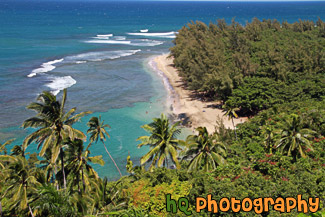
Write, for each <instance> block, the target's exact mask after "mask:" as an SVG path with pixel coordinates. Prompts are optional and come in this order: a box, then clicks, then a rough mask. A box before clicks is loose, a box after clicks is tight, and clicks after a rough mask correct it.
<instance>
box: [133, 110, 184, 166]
mask: <svg viewBox="0 0 325 217" xmlns="http://www.w3.org/2000/svg"><path fill="white" fill-rule="evenodd" d="M178 124H179V122H177V123H175V124H173V125H172V126H170V125H169V119H168V118H167V117H166V116H165V115H164V114H161V117H160V118H154V119H153V122H152V123H150V124H146V125H143V126H142V128H143V129H145V130H146V131H147V132H149V133H150V134H151V135H150V136H141V137H139V138H138V139H137V141H141V143H140V144H139V145H138V148H141V147H142V146H144V145H148V146H149V147H150V151H149V152H148V153H147V154H145V155H144V156H143V157H142V158H141V160H140V163H141V164H145V163H146V162H150V161H151V164H150V170H152V169H153V168H154V167H155V166H156V164H157V166H158V167H161V166H163V165H165V166H167V167H168V159H169V160H171V161H172V162H173V163H174V164H175V165H176V168H178V169H179V168H180V164H179V162H178V159H177V151H179V150H181V148H180V147H179V146H181V145H182V144H183V143H182V142H181V141H180V140H178V139H177V138H176V136H177V135H179V134H180V129H178V128H177V126H178Z"/></svg>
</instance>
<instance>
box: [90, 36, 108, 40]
mask: <svg viewBox="0 0 325 217" xmlns="http://www.w3.org/2000/svg"><path fill="white" fill-rule="evenodd" d="M92 38H94V39H99V40H108V39H109V37H98V36H97V37H92Z"/></svg>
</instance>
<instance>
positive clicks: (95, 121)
mask: <svg viewBox="0 0 325 217" xmlns="http://www.w3.org/2000/svg"><path fill="white" fill-rule="evenodd" d="M87 125H88V127H89V129H88V130H87V133H89V134H90V143H93V142H94V141H95V142H96V143H97V142H98V139H100V141H101V142H102V143H103V145H104V148H105V150H106V152H107V154H108V156H109V157H110V158H111V160H112V161H113V163H114V165H115V167H116V169H117V170H118V172H119V174H120V176H121V177H122V173H121V171H120V169H119V168H118V166H117V164H116V162H115V160H114V159H113V157H112V155H111V154H110V153H109V151H108V150H107V148H106V145H105V143H104V141H106V136H107V137H108V138H109V137H110V136H109V134H108V132H107V131H106V129H105V128H110V126H109V125H108V124H104V121H101V116H99V118H98V117H92V118H91V119H90V120H89V121H88V123H87Z"/></svg>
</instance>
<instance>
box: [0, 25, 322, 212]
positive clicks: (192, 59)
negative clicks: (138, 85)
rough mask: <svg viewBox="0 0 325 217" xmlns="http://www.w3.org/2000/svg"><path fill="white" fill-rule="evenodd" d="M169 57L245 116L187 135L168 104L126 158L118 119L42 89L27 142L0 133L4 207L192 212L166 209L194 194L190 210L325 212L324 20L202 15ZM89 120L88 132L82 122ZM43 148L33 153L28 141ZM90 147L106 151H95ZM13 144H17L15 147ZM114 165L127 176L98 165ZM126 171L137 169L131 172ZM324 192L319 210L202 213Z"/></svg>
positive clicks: (229, 109)
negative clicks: (202, 203)
mask: <svg viewBox="0 0 325 217" xmlns="http://www.w3.org/2000/svg"><path fill="white" fill-rule="evenodd" d="M173 43H174V46H173V47H171V48H170V58H173V63H174V67H176V68H177V70H178V73H179V75H180V76H181V78H182V80H183V81H184V83H185V85H186V88H187V89H188V90H191V91H193V92H194V93H195V94H196V95H197V96H200V97H201V99H202V100H206V101H218V102H220V108H221V109H223V111H224V116H225V117H227V118H229V119H236V118H238V117H248V120H247V121H246V122H244V123H240V124H237V126H236V127H235V128H234V129H230V128H226V127H225V125H224V124H223V121H222V119H220V121H218V122H216V123H215V132H213V133H210V132H208V131H207V129H206V128H205V127H198V128H196V129H195V131H194V133H193V134H191V135H188V136H187V138H186V139H180V133H181V131H182V129H183V126H181V123H180V122H178V121H175V120H174V119H171V118H170V115H168V114H161V116H159V117H156V118H154V119H153V120H152V122H151V123H147V124H146V125H143V126H142V128H143V136H141V137H139V138H138V139H137V141H134V144H129V145H134V146H138V147H139V148H142V147H147V148H148V150H149V151H148V152H147V153H146V154H145V155H144V156H143V157H142V158H141V159H140V161H137V160H135V159H133V158H132V153H131V154H129V156H128V157H127V159H125V167H123V168H119V167H118V166H117V164H116V163H115V160H114V158H113V157H112V156H111V154H110V145H109V137H110V135H109V130H108V129H109V122H110V120H102V118H101V117H100V116H98V117H97V116H92V115H91V113H92V112H90V111H83V112H80V113H79V112H78V111H77V109H76V108H69V109H68V108H67V106H66V101H67V100H69V99H68V95H69V94H68V91H67V90H66V89H65V90H64V91H63V94H61V95H59V96H55V95H53V94H52V93H51V92H47V91H44V92H43V93H41V94H40V95H39V96H38V97H37V98H36V99H35V102H31V103H30V104H29V105H26V106H27V107H26V108H27V109H28V110H32V111H35V116H33V117H30V118H28V119H27V120H25V121H24V122H23V123H22V128H24V129H28V128H31V129H34V130H33V131H32V133H31V134H29V135H28V136H27V137H26V138H25V139H24V141H23V143H22V144H19V145H15V146H13V145H12V144H11V143H13V141H14V138H12V139H10V140H7V141H0V142H1V144H0V216H4V217H5V216H6V217H7V216H8V217H9V216H33V217H34V216H35V217H36V216H53V217H54V216H187V214H186V213H184V212H181V211H179V210H178V212H177V213H172V212H168V211H167V209H166V195H169V194H170V195H171V197H172V199H174V200H178V199H179V198H188V201H189V207H188V212H190V213H191V214H190V216H263V217H266V216H267V217H275V216H300V217H304V216H324V215H325V211H324V210H325V207H324V205H325V23H324V22H323V21H322V20H321V19H318V21H317V22H313V21H306V20H299V21H297V22H295V23H287V22H285V21H283V22H279V21H277V20H258V19H253V20H252V21H251V22H247V23H246V24H245V25H241V24H239V23H237V22H236V21H235V20H233V21H232V22H231V23H228V24H227V23H226V21H225V20H217V21H216V22H215V23H210V24H205V23H202V22H199V21H197V22H191V23H188V24H187V25H186V26H184V27H183V28H182V29H180V30H179V31H178V34H177V35H176V38H175V39H174V41H173ZM81 119H82V120H83V123H85V124H86V125H87V127H88V130H87V131H86V132H81V131H79V130H78V129H76V128H74V124H75V123H76V122H78V121H80V120H81ZM28 146H34V147H37V152H36V153H29V152H27V151H26V148H27V147H28ZM92 146H101V147H102V149H103V152H102V153H103V155H99V156H94V155H93V154H92V153H91V151H90V150H91V147H92ZM9 147H10V148H9ZM103 158H108V159H109V162H110V163H112V164H114V165H115V167H116V171H118V172H119V174H120V176H121V177H120V179H118V180H116V181H108V179H107V178H103V177H99V176H98V174H97V172H96V170H95V169H94V165H95V164H99V165H104V160H103ZM121 171H127V173H128V175H124V176H122V173H121ZM207 195H212V196H213V198H214V199H215V200H216V201H219V200H220V199H221V198H225V197H226V198H232V197H235V198H236V199H239V200H241V199H243V198H252V199H254V198H260V197H263V198H267V197H270V198H279V197H281V198H287V197H296V196H297V195H302V198H303V199H305V200H308V198H319V199H320V204H319V209H318V210H317V211H316V212H308V213H302V212H299V211H298V209H293V210H292V211H291V212H280V211H278V210H275V209H274V208H273V207H272V206H270V207H269V209H264V210H263V212H261V213H257V212H254V211H251V212H244V211H241V212H237V213H235V212H233V211H231V210H230V211H228V212H222V211H219V212H217V213H212V212H210V211H209V210H208V209H207V208H206V209H203V210H201V212H200V213H197V212H196V210H195V206H196V198H197V197H204V198H206V197H207Z"/></svg>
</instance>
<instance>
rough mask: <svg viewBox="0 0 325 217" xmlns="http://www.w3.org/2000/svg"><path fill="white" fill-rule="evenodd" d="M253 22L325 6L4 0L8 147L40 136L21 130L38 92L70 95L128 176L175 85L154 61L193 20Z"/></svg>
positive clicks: (0, 42)
mask: <svg viewBox="0 0 325 217" xmlns="http://www.w3.org/2000/svg"><path fill="white" fill-rule="evenodd" d="M254 17H257V18H259V19H278V20H279V21H284V20H286V21H288V22H289V23H292V22H295V21H298V20H299V19H302V20H307V19H308V20H314V21H316V20H317V19H318V17H319V18H321V19H323V20H324V19H325V2H311V1H308V2H307V1H306V2H226V1H225V2H184V1H182V2H170V1H169V2H167V1H166V2H161V1H91V0H74V1H64V0H60V1H59V0H38V1H36V0H29V1H16V0H11V1H9V0H1V1H0V142H4V141H5V140H7V139H9V138H16V140H15V142H14V143H13V145H14V144H20V143H21V142H22V140H23V138H24V137H25V136H26V135H27V134H28V133H30V132H32V131H31V130H30V129H28V130H23V129H22V128H20V126H21V124H22V122H23V121H24V120H25V119H27V118H28V117H31V116H33V115H34V114H35V113H33V112H32V111H28V110H26V109H25V107H26V105H28V104H29V103H30V102H32V101H35V99H36V97H37V95H38V94H39V93H41V92H42V91H43V90H48V91H51V92H52V93H54V94H57V96H58V97H59V98H61V94H62V90H63V89H64V88H68V102H67V108H71V107H77V108H78V110H77V111H79V112H80V111H88V110H91V111H93V112H94V114H93V115H90V116H87V117H85V118H83V119H82V121H81V122H80V123H78V124H76V128H78V129H81V130H82V131H83V132H85V131H86V130H87V127H86V123H87V121H88V120H89V118H90V117H91V116H95V115H96V116H98V115H101V116H102V119H103V120H105V123H107V124H109V125H110V126H111V129H110V130H109V134H110V136H111V138H110V139H109V140H108V141H107V142H106V144H107V147H108V149H109V150H110V153H111V154H112V156H113V157H114V159H115V160H116V162H117V164H118V165H119V167H120V169H121V170H122V172H123V174H126V170H125V164H126V157H127V155H128V153H130V155H131V159H132V160H133V161H134V163H135V164H138V163H139V159H140V157H141V156H142V155H143V154H144V153H146V152H147V151H148V149H147V148H141V149H138V148H137V144H138V142H137V141H136V139H137V138H138V137H139V136H142V135H146V132H145V131H144V130H143V129H142V128H140V126H141V125H143V124H146V123H149V122H150V121H151V119H152V118H153V117H158V116H159V115H160V114H161V113H162V112H166V111H168V109H169V105H168V103H167V102H168V100H167V99H168V91H167V88H166V82H165V83H164V82H163V77H162V76H161V75H160V74H159V73H158V72H157V71H156V70H155V69H154V67H152V65H153V63H152V58H153V57H154V56H157V55H160V54H163V53H168V49H169V48H170V47H171V46H173V43H172V40H173V38H174V37H175V33H176V32H177V31H178V30H179V29H180V28H182V26H184V25H186V24H187V23H189V22H191V21H196V20H199V21H203V22H205V23H209V22H216V20H217V19H222V18H224V19H225V20H226V21H227V22H228V23H229V22H231V20H232V19H235V20H236V21H237V22H239V23H241V24H243V25H244V24H245V23H246V22H250V21H251V20H252V19H253V18H254ZM183 131H184V136H185V135H186V129H184V130H183ZM35 146H36V145H31V146H30V147H29V148H28V149H27V151H29V152H34V151H36V147H35ZM91 154H92V155H103V158H104V160H105V162H106V164H105V166H98V165H95V166H94V167H95V169H96V170H97V171H98V173H99V175H100V176H101V177H104V176H107V177H108V178H109V179H116V178H118V176H119V175H118V172H117V170H116V168H115V167H114V165H113V163H112V162H111V160H110V159H109V157H108V156H107V155H106V153H105V151H104V148H103V146H102V145H101V144H100V143H98V144H96V145H93V146H92V148H91Z"/></svg>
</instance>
